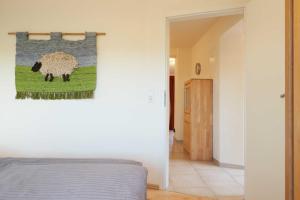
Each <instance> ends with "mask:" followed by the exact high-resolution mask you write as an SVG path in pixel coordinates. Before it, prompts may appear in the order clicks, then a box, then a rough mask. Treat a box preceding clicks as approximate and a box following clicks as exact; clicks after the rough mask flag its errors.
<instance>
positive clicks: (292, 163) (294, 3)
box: [285, 0, 300, 200]
mask: <svg viewBox="0 0 300 200" xmlns="http://www.w3.org/2000/svg"><path fill="white" fill-rule="evenodd" d="M285 4H286V21H285V22H286V49H285V51H286V68H285V73H286V118H285V120H286V138H285V139H286V142H285V143H286V163H285V166H286V175H285V178H286V180H285V182H286V184H285V185H286V195H285V197H286V198H285V199H286V200H298V199H299V198H300V190H299V185H300V178H299V173H300V169H299V165H300V163H299V162H300V161H299V160H300V158H299V157H300V154H299V150H300V145H299V141H300V125H299V123H300V102H299V98H300V96H299V95H300V93H299V90H300V85H299V81H300V71H299V70H300V68H299V67H300V66H299V63H300V60H299V58H298V57H297V56H294V55H296V54H299V51H300V47H299V39H300V30H299V23H300V22H299V18H300V10H299V6H300V1H299V0H285ZM296 26H297V27H296Z"/></svg>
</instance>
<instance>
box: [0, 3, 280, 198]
mask: <svg viewBox="0 0 300 200" xmlns="http://www.w3.org/2000/svg"><path fill="white" fill-rule="evenodd" d="M245 2H247V0H214V1H207V0H186V1H181V0H164V1H161V0H152V1H146V0H144V1H141V0H123V1H117V0H86V1H84V2H83V1H81V0H66V1H59V0H44V1H40V0H27V1H18V0H1V1H0V24H1V29H0V43H1V45H0V110H1V114H0V121H1V126H0V152H1V153H0V155H1V156H59V157H70V156H72V157H85V156H87V157H120V158H130V159H135V160H140V161H143V162H144V164H145V166H146V167H147V168H148V169H149V182H152V183H157V184H160V185H161V186H166V182H167V179H166V178H167V167H168V165H167V164H168V159H167V158H168V144H167V141H168V134H167V120H166V115H167V113H168V112H166V108H165V107H164V104H163V102H164V101H163V96H164V95H163V94H164V90H165V89H166V84H165V83H166V80H167V76H166V64H167V61H166V53H165V52H166V49H168V47H167V46H166V45H165V44H166V33H167V32H166V17H171V16H179V15H186V14H193V13H200V12H209V11H216V10H224V9H231V8H238V7H241V6H244V4H245ZM153 13H155V14H153ZM246 16H247V20H246V28H247V31H246V35H247V37H246V44H247V45H248V47H247V51H246V52H247V53H246V55H247V76H246V79H247V81H246V85H247V103H246V108H247V112H248V113H247V115H246V120H247V129H246V130H247V133H246V134H247V138H246V146H247V152H246V161H247V163H246V166H247V168H246V199H247V200H262V199H264V200H265V199H272V200H277V199H278V200H282V199H284V198H283V194H284V126H283V124H284V119H283V118H284V113H283V111H284V110H283V104H284V102H283V101H282V100H280V99H278V98H279V94H280V93H282V89H283V87H284V83H283V76H284V0H252V1H250V4H249V6H247V9H246ZM23 30H28V31H69V32H75V31H76V32H78V31H80V32H81V31H85V30H88V31H105V32H107V33H108V35H107V36H105V37H101V38H100V39H99V46H98V48H99V58H98V63H99V66H98V85H97V93H96V98H95V100H90V101H16V100H14V95H15V91H14V90H15V87H14V54H15V47H14V44H15V38H14V37H12V36H8V35H7V32H8V31H23ZM270 33H272V34H270ZM265 80H268V81H265ZM149 90H150V91H153V94H154V102H153V103H152V104H148V101H147V99H148V98H147V95H148V94H149ZM248 98H249V100H248ZM268 119H270V120H268ZM49 124H50V125H49ZM270 191H271V192H270Z"/></svg>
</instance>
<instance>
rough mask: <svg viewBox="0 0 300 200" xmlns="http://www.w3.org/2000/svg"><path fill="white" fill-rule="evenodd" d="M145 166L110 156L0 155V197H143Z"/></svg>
mask: <svg viewBox="0 0 300 200" xmlns="http://www.w3.org/2000/svg"><path fill="white" fill-rule="evenodd" d="M146 188H147V170H146V169H145V168H144V167H143V166H142V164H141V163H139V162H135V161H129V160H114V159H29V158H28V159H26V158H2V159H0V200H145V199H146Z"/></svg>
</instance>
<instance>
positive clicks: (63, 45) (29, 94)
mask: <svg viewBox="0 0 300 200" xmlns="http://www.w3.org/2000/svg"><path fill="white" fill-rule="evenodd" d="M96 65H97V38H96V33H86V34H85V39H83V40H77V41H71V40H65V39H63V38H62V33H51V38H50V40H31V39H29V36H28V33H26V32H18V33H17V44H16V70H15V71H16V90H17V95H16V98H17V99H26V98H31V99H88V98H93V96H94V91H95V89H96Z"/></svg>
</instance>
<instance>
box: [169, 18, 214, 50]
mask: <svg viewBox="0 0 300 200" xmlns="http://www.w3.org/2000/svg"><path fill="white" fill-rule="evenodd" d="M217 19H218V17H211V18H201V19H193V20H187V21H176V22H171V24H170V46H171V48H190V47H192V46H194V45H195V44H196V42H197V41H198V40H199V39H200V38H201V37H202V36H203V34H204V33H205V32H206V31H207V29H208V28H209V27H210V26H211V25H212V24H213V23H214V22H216V20H217Z"/></svg>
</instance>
